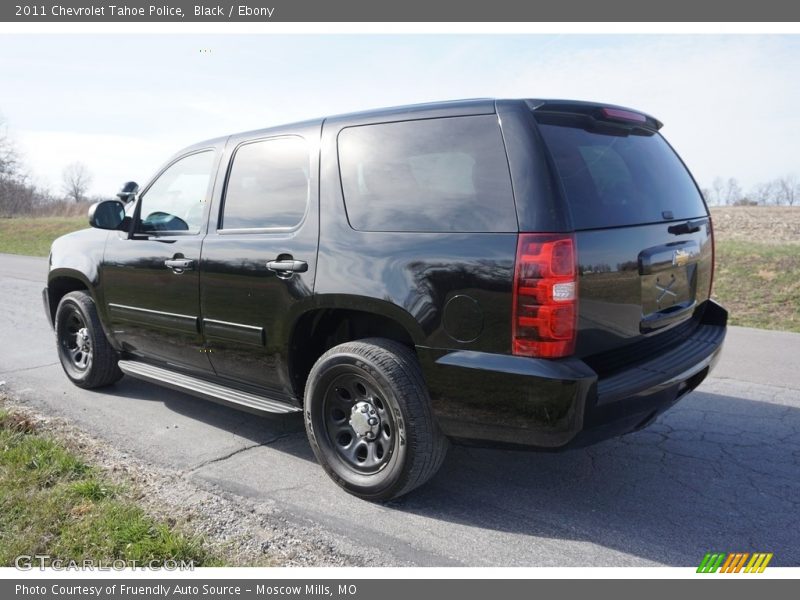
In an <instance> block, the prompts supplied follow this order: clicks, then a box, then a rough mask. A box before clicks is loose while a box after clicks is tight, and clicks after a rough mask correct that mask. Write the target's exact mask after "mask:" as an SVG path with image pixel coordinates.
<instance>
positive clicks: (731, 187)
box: [724, 177, 742, 205]
mask: <svg viewBox="0 0 800 600" xmlns="http://www.w3.org/2000/svg"><path fill="white" fill-rule="evenodd" d="M724 194H725V195H724V198H725V204H726V205H728V204H736V203H737V202H738V201H739V200H741V199H742V186H740V185H739V182H738V181H736V179H735V178H734V177H731V178H729V179H728V181H727V182H726V183H725V192H724Z"/></svg>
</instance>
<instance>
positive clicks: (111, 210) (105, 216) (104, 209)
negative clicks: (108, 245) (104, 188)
mask: <svg viewBox="0 0 800 600" xmlns="http://www.w3.org/2000/svg"><path fill="white" fill-rule="evenodd" d="M124 221H125V205H124V204H123V203H122V202H120V201H119V200H103V201H102V202H96V203H95V204H92V205H91V206H90V207H89V225H91V226H92V227H96V228H97V229H111V230H116V229H121V227H120V226H121V225H122V223H123V222H124Z"/></svg>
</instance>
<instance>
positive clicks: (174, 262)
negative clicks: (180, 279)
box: [164, 258, 194, 273]
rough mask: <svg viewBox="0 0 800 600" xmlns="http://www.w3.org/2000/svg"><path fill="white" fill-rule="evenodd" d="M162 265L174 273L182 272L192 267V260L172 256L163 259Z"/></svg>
mask: <svg viewBox="0 0 800 600" xmlns="http://www.w3.org/2000/svg"><path fill="white" fill-rule="evenodd" d="M164 266H165V267H167V268H169V269H172V270H173V271H174V272H175V273H183V272H184V271H191V270H192V269H193V268H194V261H193V260H191V259H190V258H172V259H168V260H165V261H164Z"/></svg>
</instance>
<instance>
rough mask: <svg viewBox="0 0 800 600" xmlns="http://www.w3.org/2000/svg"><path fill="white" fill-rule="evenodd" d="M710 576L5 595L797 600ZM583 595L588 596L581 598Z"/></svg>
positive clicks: (24, 588)
mask: <svg viewBox="0 0 800 600" xmlns="http://www.w3.org/2000/svg"><path fill="white" fill-rule="evenodd" d="M757 578H758V576H752V578H751V579H746V578H743V577H735V578H733V577H731V578H727V577H719V576H717V577H716V578H715V581H714V582H712V581H710V580H709V578H708V577H705V579H704V580H702V581H701V579H703V578H702V577H701V576H698V578H697V579H669V580H660V581H656V580H646V579H629V580H623V581H619V580H616V581H615V580H609V579H603V580H589V579H571V580H553V579H500V580H497V579H494V580H471V579H445V580H442V579H437V580H424V579H412V580H408V579H393V580H379V579H352V580H347V579H324V580H323V579H317V580H314V579H295V580H291V579H284V580H278V579H276V580H268V579H267V580H264V579H261V580H260V579H244V580H223V579H209V580H200V579H184V580H167V579H135V580H118V579H105V580H103V579H95V580H79V579H75V578H68V579H66V578H65V579H62V580H53V579H38V580H31V579H29V580H25V581H20V580H16V581H15V580H5V581H0V597H2V598H6V599H12V598H13V599H14V600H23V599H25V598H35V599H36V600H93V599H99V600H155V599H160V600H179V599H182V598H189V599H192V600H196V599H197V598H208V599H209V600H210V599H212V598H213V599H214V600H220V599H223V598H224V599H228V598H235V599H238V600H265V599H282V600H321V599H327V598H329V599H331V600H374V599H375V598H380V599H381V600H408V598H432V597H437V598H458V600H486V599H487V598H507V599H509V600H512V599H517V598H519V599H523V598H524V599H528V598H541V597H544V596H545V595H548V596H550V595H552V596H553V597H559V598H561V597H567V598H575V597H586V598H589V597H601V598H602V597H604V596H605V595H606V594H612V593H613V594H614V595H615V596H620V595H621V596H623V597H627V598H634V597H646V598H648V600H661V599H664V600H674V598H676V597H686V596H687V595H689V596H691V594H692V593H694V594H697V593H699V592H702V591H704V592H705V593H708V594H714V595H715V596H717V595H719V596H724V597H725V598H729V599H731V600H735V599H736V598H752V597H753V596H754V595H756V594H759V595H761V596H765V595H769V597H775V598H777V597H794V595H796V594H794V593H793V592H796V589H795V588H796V585H797V583H796V581H792V580H788V579H764V578H760V579H759V580H758V581H756V579H757ZM579 595H580V596H579Z"/></svg>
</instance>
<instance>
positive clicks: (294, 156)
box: [222, 137, 309, 229]
mask: <svg viewBox="0 0 800 600" xmlns="http://www.w3.org/2000/svg"><path fill="white" fill-rule="evenodd" d="M308 173H309V153H308V146H307V144H306V142H305V140H304V139H303V138H300V137H283V138H274V139H269V140H261V141H258V142H251V143H247V144H244V145H242V146H240V147H239V148H238V149H237V150H236V153H235V154H234V155H233V164H232V166H231V171H230V175H229V176H228V183H227V185H226V187H225V202H224V208H223V214H222V229H273V228H279V229H290V228H292V227H296V226H297V225H298V224H300V221H302V220H303V217H304V216H305V213H306V205H307V204H308Z"/></svg>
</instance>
